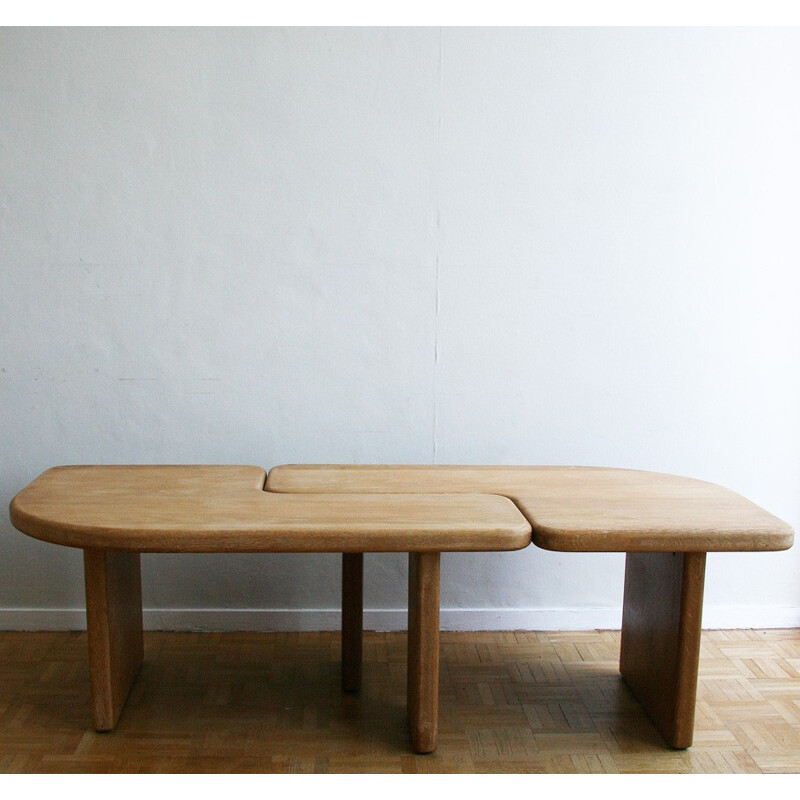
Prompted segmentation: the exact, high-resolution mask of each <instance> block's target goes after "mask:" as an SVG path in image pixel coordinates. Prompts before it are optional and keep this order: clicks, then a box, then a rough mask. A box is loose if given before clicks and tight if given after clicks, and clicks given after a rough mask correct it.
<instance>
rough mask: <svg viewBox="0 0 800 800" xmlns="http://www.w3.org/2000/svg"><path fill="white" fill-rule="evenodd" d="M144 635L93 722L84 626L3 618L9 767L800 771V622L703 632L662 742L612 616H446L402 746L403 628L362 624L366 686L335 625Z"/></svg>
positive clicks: (2, 711)
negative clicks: (603, 620) (690, 717)
mask: <svg viewBox="0 0 800 800" xmlns="http://www.w3.org/2000/svg"><path fill="white" fill-rule="evenodd" d="M144 643H145V663H144V667H143V668H142V671H141V673H140V675H139V678H138V680H137V681H136V684H135V685H134V687H133V690H132V692H131V695H130V698H129V699H128V704H127V707H126V710H125V713H124V714H123V716H122V718H121V719H120V721H119V724H118V726H117V728H116V730H115V732H114V733H113V734H111V735H109V734H98V733H95V732H94V731H93V730H91V729H87V719H88V716H89V691H88V682H87V664H86V633H85V632H77V631H75V632H60V633H47V632H37V633H17V632H0V773H87V772H88V773H109V772H110V773H117V774H119V773H136V772H144V773H230V772H253V773H273V772H281V773H290V772H326V773H340V774H341V773H402V772H407V773H411V772H435V773H449V772H461V773H514V772H527V773H536V772H546V773H563V772H568V773H594V772H623V773H648V774H651V775H652V774H656V777H655V778H653V779H652V780H648V781H647V782H646V785H647V786H650V785H653V786H658V785H659V784H658V783H657V781H658V780H659V779H658V777H657V774H658V773H726V774H730V773H776V772H779V773H792V774H797V773H800V629H797V628H796V629H794V630H783V631H780V630H774V631H762V630H739V631H730V630H729V631H714V630H706V631H704V632H703V643H702V646H701V648H700V680H699V684H698V690H697V715H696V723H695V737H694V744H693V746H692V747H691V748H690V749H688V750H672V749H668V748H665V747H664V743H663V741H662V739H661V737H660V736H659V734H658V733H657V731H656V729H655V727H654V726H653V724H652V722H651V721H650V720H649V719H648V718H647V716H646V715H645V713H644V711H643V710H642V707H641V706H640V705H639V703H637V702H636V700H635V699H634V697H633V695H632V694H631V692H630V691H629V689H628V687H627V686H626V685H625V683H624V681H623V680H622V678H621V677H620V675H619V672H618V669H617V667H618V664H617V656H618V653H619V649H620V635H619V632H617V631H585V632H581V631H566V632H530V631H529V632H524V631H518V632H513V631H506V632H486V633H476V632H448V631H443V632H442V634H441V639H440V645H441V648H440V649H441V671H440V692H439V743H438V747H437V749H436V751H435V752H434V753H431V754H429V755H415V754H414V753H412V752H411V751H410V749H409V741H410V740H409V734H408V729H407V724H406V706H405V686H406V667H405V664H406V635H405V633H402V632H398V633H375V632H369V631H368V632H366V633H365V634H364V680H363V689H362V691H361V693H360V694H357V695H356V694H345V695H343V694H342V693H341V691H340V676H339V635H338V633H336V632H323V633H219V634H215V633H168V632H145V634H144ZM788 780H789V784H791V783H792V781H794V780H796V779H794V778H789V779H788ZM653 781H655V783H654V782H653ZM766 785H767V784H764V786H766ZM591 791H597V786H593V787H592V789H591ZM788 795H791V791H789V792H788ZM10 796H11V794H10V793H9V797H10Z"/></svg>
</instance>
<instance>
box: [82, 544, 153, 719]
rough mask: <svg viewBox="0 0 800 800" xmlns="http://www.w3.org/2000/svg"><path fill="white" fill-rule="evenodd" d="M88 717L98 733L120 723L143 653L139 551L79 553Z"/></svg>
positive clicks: (86, 551)
mask: <svg viewBox="0 0 800 800" xmlns="http://www.w3.org/2000/svg"><path fill="white" fill-rule="evenodd" d="M83 564H84V572H85V578H86V626H87V630H88V639H89V670H90V680H91V686H92V718H93V721H94V727H95V729H96V730H98V731H110V730H113V728H114V726H115V725H116V723H117V720H118V719H119V715H120V713H121V712H122V708H123V706H124V705H125V701H126V700H127V698H128V694H129V692H130V690H131V686H132V685H133V682H134V680H136V676H137V674H138V673H139V668H140V667H141V665H142V657H143V654H144V639H143V636H142V580H141V567H140V556H139V553H119V552H113V551H110V550H94V549H87V550H84V551H83Z"/></svg>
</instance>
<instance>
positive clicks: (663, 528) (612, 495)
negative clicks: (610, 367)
mask: <svg viewBox="0 0 800 800" xmlns="http://www.w3.org/2000/svg"><path fill="white" fill-rule="evenodd" d="M267 489H268V490H269V491H272V492H313V493H324V492H337V493H342V492H364V493H370V494H375V493H379V492H402V493H415V492H419V493H426V494H428V495H430V494H431V493H433V492H443V493H452V492H465V493H474V492H481V493H483V492H488V493H492V494H498V495H504V496H506V497H508V498H510V499H512V500H513V501H514V502H515V503H516V505H517V506H518V507H519V509H520V510H521V511H522V513H523V514H524V515H525V517H526V518H527V519H528V521H529V522H530V524H531V527H532V529H533V542H534V544H536V545H538V546H539V547H542V548H545V549H548V550H560V551H584V552H611V551H617V552H619V551H623V552H624V551H633V552H674V551H681V552H712V551H747V550H785V549H788V548H789V547H791V546H792V541H793V532H792V528H791V527H790V526H789V525H787V524H786V523H785V522H783V521H782V520H780V519H778V518H777V517H775V516H773V515H772V514H770V513H769V512H767V511H765V510H764V509H763V508H760V507H759V506H757V505H755V504H754V503H751V502H750V501H749V500H747V499H745V498H744V497H742V496H741V495H738V494H736V493H735V492H732V491H730V490H729V489H724V488H723V487H721V486H717V485H715V484H712V483H707V482H705V481H700V480H694V479H691V478H683V477H679V476H675V475H664V474H660V473H654V472H644V471H639V470H626V469H606V468H600V467H535V466H530V467H526V466H522V467H504V466H487V467H472V466H339V465H327V466H326V465H285V466H280V467H275V468H273V469H272V470H271V471H270V473H269V477H268V479H267Z"/></svg>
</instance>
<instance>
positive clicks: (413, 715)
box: [408, 553, 440, 753]
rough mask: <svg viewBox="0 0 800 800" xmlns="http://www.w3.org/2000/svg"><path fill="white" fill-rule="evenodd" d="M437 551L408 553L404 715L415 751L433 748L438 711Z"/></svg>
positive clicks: (426, 751)
mask: <svg viewBox="0 0 800 800" xmlns="http://www.w3.org/2000/svg"><path fill="white" fill-rule="evenodd" d="M439 564H440V554H439V553H409V554H408V716H409V722H410V725H411V742H412V745H413V748H414V751H415V752H417V753H430V752H432V751H434V750H435V749H436V739H437V734H438V724H439V723H438V714H439Z"/></svg>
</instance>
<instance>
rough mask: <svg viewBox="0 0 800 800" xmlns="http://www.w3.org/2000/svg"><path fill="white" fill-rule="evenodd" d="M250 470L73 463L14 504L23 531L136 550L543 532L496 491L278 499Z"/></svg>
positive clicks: (292, 547)
mask: <svg viewBox="0 0 800 800" xmlns="http://www.w3.org/2000/svg"><path fill="white" fill-rule="evenodd" d="M265 480H266V473H265V472H264V470H263V469H261V468H260V467H250V466H194V465H188V466H67V467H54V468H53V469H50V470H48V471H47V472H44V473H42V475H40V476H39V477H38V478H37V479H36V480H34V481H33V483H31V484H30V485H29V486H28V487H27V488H25V489H23V490H22V491H21V492H20V493H19V494H18V495H17V496H16V497H15V498H14V499H13V500H12V502H11V508H10V512H11V522H12V524H13V525H14V527H16V528H17V529H18V530H20V531H22V532H23V533H26V534H28V535H30V536H33V537H35V538H37V539H42V540H44V541H47V542H54V543H55V544H62V545H67V546H71V547H81V548H100V549H111V550H122V551H134V552H164V553H175V552H288V553H298V552H315V553H323V552H410V551H414V552H437V551H481V550H519V549H521V548H523V547H527V546H528V545H529V544H530V541H531V529H530V525H529V524H528V522H527V521H526V519H525V518H524V517H523V516H522V514H521V513H520V512H519V510H518V509H517V508H516V506H515V505H514V504H513V503H512V502H511V501H510V500H508V499H507V498H505V497H500V496H497V495H493V494H470V495H460V494H435V495H423V494H406V495H403V494H386V493H378V494H339V495H337V494H315V495H308V494H277V493H271V492H267V491H265V490H264V488H265V486H264V485H265Z"/></svg>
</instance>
